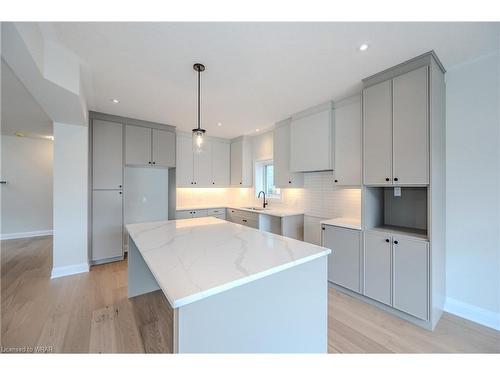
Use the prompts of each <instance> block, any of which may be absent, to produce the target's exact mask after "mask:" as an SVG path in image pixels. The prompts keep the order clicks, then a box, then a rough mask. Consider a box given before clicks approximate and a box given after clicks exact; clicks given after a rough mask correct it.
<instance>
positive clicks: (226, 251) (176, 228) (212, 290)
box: [126, 217, 331, 308]
mask: <svg viewBox="0 0 500 375" xmlns="http://www.w3.org/2000/svg"><path fill="white" fill-rule="evenodd" d="M126 228H127V231H128V233H129V234H130V236H131V238H132V240H133V241H134V243H135V245H136V246H137V249H138V250H139V252H140V253H141V255H142V257H143V258H144V261H145V262H146V264H147V265H148V267H149V269H150V270H151V273H152V274H153V276H154V277H155V279H156V281H157V282H158V284H159V286H160V288H161V289H162V290H163V293H164V294H165V296H166V297H167V299H168V301H169V303H170V305H171V306H172V307H173V308H177V307H181V306H183V305H186V304H189V303H192V302H196V301H198V300H200V299H203V298H206V297H209V296H212V295H214V294H217V293H221V292H223V291H226V290H229V289H232V288H235V287H237V286H240V285H243V284H246V283H249V282H251V281H254V280H258V279H260V278H263V277H265V276H268V275H271V274H274V273H277V272H280V271H283V270H286V269H288V268H291V267H294V266H297V265H299V264H303V263H306V262H309V261H311V260H314V259H316V258H319V257H322V256H326V255H328V254H330V252H331V250H330V249H327V248H324V247H320V246H316V245H313V244H309V243H307V242H302V241H298V240H294V239H292V238H287V237H283V236H278V235H275V234H272V233H268V232H263V231H259V230H257V229H253V228H249V227H246V226H243V225H239V224H235V223H230V222H227V221H225V220H220V219H217V218H214V217H202V218H195V219H184V220H170V221H157V222H149V223H138V224H128V225H127V226H126ZM325 281H326V280H325Z"/></svg>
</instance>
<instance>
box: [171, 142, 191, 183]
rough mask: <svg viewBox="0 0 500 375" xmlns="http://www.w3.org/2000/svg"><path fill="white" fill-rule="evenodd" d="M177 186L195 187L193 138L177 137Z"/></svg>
mask: <svg viewBox="0 0 500 375" xmlns="http://www.w3.org/2000/svg"><path fill="white" fill-rule="evenodd" d="M175 172H176V184H177V186H179V187H194V180H193V143H192V140H191V137H188V136H181V135H178V136H177V147H176V169H175Z"/></svg>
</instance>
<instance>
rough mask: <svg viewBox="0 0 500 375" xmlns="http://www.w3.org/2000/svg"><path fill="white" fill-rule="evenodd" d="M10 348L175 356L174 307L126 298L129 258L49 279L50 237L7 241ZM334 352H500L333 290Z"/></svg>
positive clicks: (497, 346) (455, 330)
mask: <svg viewBox="0 0 500 375" xmlns="http://www.w3.org/2000/svg"><path fill="white" fill-rule="evenodd" d="M1 245H2V248H1V284H2V285H1V293H2V295H1V313H2V315H1V337H0V343H1V345H2V347H3V348H4V349H9V348H13V347H28V348H36V347H42V348H47V347H49V350H51V349H52V350H53V351H54V352H79V353H87V352H92V353H96V352H101V353H114V352H121V353H143V352H147V353H151V352H163V353H165V352H166V353H168V352H171V350H172V347H171V342H172V338H171V337H170V334H169V332H170V331H169V329H168V327H169V326H170V325H171V321H170V319H171V315H172V314H171V309H170V308H169V306H168V303H167V301H166V299H165V298H164V296H163V295H162V293H161V292H154V293H150V294H148V295H144V296H140V297H136V298H134V299H132V300H129V299H128V298H127V263H126V261H123V262H117V263H111V264H106V265H102V266H97V267H93V268H92V269H91V271H90V272H88V273H83V274H79V275H73V276H68V277H63V278H59V279H55V280H50V271H51V267H52V256H51V252H52V237H40V238H36V239H20V240H9V241H2V243H1ZM328 325H329V327H328V341H329V352H331V353H454V352H459V353H471V352H479V353H491V352H493V353H500V333H499V332H497V331H495V330H492V329H489V328H486V327H483V326H480V325H478V324H475V323H472V322H470V321H467V320H464V319H461V318H459V317H456V316H453V315H450V314H446V313H445V314H444V316H443V318H442V319H441V321H440V322H439V324H438V326H437V328H436V330H435V331H434V332H428V331H425V330H423V329H421V328H418V327H416V326H414V325H412V324H410V323H407V322H405V321H403V320H401V319H398V318H396V317H394V316H392V315H390V314H388V313H386V312H384V311H382V310H379V309H377V308H375V307H372V306H370V305H368V304H366V303H363V302H360V301H358V300H356V299H354V298H352V297H349V296H346V295H344V294H341V293H339V292H336V291H334V290H333V289H330V291H329V310H328Z"/></svg>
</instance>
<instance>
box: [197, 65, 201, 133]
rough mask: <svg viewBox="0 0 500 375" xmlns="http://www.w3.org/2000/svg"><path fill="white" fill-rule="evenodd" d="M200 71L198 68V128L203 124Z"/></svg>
mask: <svg viewBox="0 0 500 375" xmlns="http://www.w3.org/2000/svg"><path fill="white" fill-rule="evenodd" d="M200 73H201V72H200V71H199V70H198V129H200V126H201V121H200V120H201V119H200Z"/></svg>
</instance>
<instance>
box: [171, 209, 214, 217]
mask: <svg viewBox="0 0 500 375" xmlns="http://www.w3.org/2000/svg"><path fill="white" fill-rule="evenodd" d="M205 216H208V211H207V210H205V209H202V210H180V211H177V212H176V213H175V218H176V219H192V218H195V217H205Z"/></svg>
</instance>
